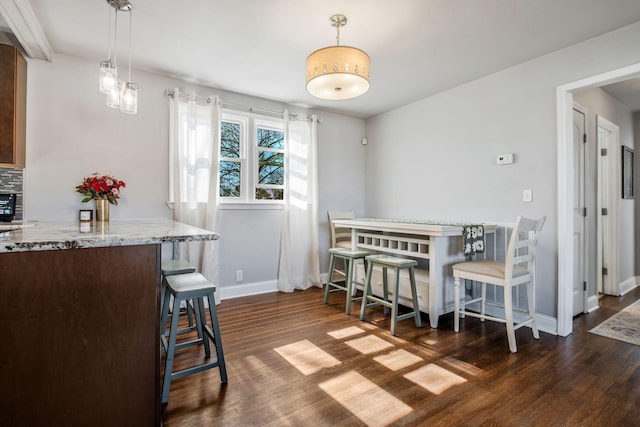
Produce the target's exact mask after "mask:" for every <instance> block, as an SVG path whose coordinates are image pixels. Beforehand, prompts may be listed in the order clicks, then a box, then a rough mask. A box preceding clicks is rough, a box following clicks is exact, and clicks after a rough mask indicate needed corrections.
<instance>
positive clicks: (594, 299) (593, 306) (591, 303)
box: [587, 295, 600, 313]
mask: <svg viewBox="0 0 640 427" xmlns="http://www.w3.org/2000/svg"><path fill="white" fill-rule="evenodd" d="M599 308H600V305H599V304H598V295H591V296H590V297H589V298H587V313H591V312H592V311H596V310H597V309H599Z"/></svg>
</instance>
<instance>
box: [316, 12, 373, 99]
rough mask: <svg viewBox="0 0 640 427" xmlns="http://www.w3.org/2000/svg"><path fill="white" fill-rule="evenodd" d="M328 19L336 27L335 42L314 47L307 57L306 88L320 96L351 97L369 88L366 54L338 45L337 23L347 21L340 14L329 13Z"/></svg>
mask: <svg viewBox="0 0 640 427" xmlns="http://www.w3.org/2000/svg"><path fill="white" fill-rule="evenodd" d="M330 22H331V25H332V26H334V27H336V28H337V37H336V40H337V46H330V47H325V48H323V49H318V50H316V51H315V52H313V53H312V54H311V55H309V56H308V57H307V73H306V80H307V91H308V92H309V93H310V94H311V95H313V96H315V97H316V98H320V99H332V100H342V99H351V98H355V97H357V96H360V95H362V94H363V93H365V92H366V91H368V90H369V86H370V84H369V65H370V59H369V55H367V54H366V52H364V51H363V50H361V49H358V48H355V47H349V46H340V27H341V26H344V25H345V24H346V23H347V18H346V17H345V16H344V15H333V16H332V17H331V18H330Z"/></svg>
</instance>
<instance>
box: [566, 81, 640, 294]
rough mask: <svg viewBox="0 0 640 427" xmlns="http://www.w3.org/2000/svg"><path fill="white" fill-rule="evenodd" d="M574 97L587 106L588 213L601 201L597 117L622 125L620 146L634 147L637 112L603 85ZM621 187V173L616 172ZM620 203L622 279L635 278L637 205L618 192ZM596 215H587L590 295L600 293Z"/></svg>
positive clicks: (614, 154)
mask: <svg viewBox="0 0 640 427" xmlns="http://www.w3.org/2000/svg"><path fill="white" fill-rule="evenodd" d="M573 100H574V101H575V102H577V103H578V104H580V105H582V106H583V107H586V108H587V129H586V130H587V135H588V136H589V138H588V142H587V150H588V151H589V155H588V156H589V159H590V162H589V165H588V172H587V173H588V175H587V178H586V181H587V182H586V185H587V191H588V192H589V195H590V196H589V197H588V201H589V204H588V206H587V212H592V213H596V208H597V206H596V202H597V198H596V195H597V185H598V181H597V171H598V155H597V136H598V130H597V121H596V117H597V116H600V117H603V118H605V119H607V120H608V121H610V122H611V123H614V124H616V125H617V126H618V127H620V145H624V146H627V147H629V148H634V136H633V114H632V113H631V111H630V110H629V109H628V108H627V107H625V106H624V105H622V104H620V103H619V102H618V101H616V100H615V99H614V98H612V97H611V96H610V95H608V94H607V93H606V92H605V91H603V90H602V89H599V88H595V89H589V90H585V91H581V92H577V93H575V94H574V96H573ZM611 155H613V156H620V155H621V153H620V151H619V150H615V152H614V153H611ZM616 176H617V178H618V180H619V182H620V184H619V185H618V187H619V188H620V186H621V174H620V173H616ZM615 196H616V199H617V200H618V201H619V203H618V221H619V223H618V236H617V238H616V243H617V245H618V254H619V265H618V278H619V282H624V281H626V280H629V279H632V278H633V277H634V276H635V275H636V273H635V259H634V258H635V244H634V242H635V236H634V227H635V218H634V217H635V207H634V200H633V199H622V198H621V196H620V192H618V193H617V194H616V195H615ZM596 219H597V218H596V215H594V214H591V215H587V225H588V227H589V233H588V235H589V242H587V243H586V246H587V247H586V249H587V251H588V255H587V257H588V261H591V262H590V263H588V265H587V267H588V278H587V283H588V292H589V296H592V295H596V294H597V276H596V274H597V272H596V266H597V263H596V253H597V233H596V230H597V229H596Z"/></svg>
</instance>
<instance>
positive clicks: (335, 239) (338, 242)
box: [327, 211, 355, 249]
mask: <svg viewBox="0 0 640 427" xmlns="http://www.w3.org/2000/svg"><path fill="white" fill-rule="evenodd" d="M327 215H328V216H329V227H330V229H331V247H332V248H344V249H351V229H350V228H345V227H336V226H335V224H334V223H333V220H335V219H354V218H355V213H354V212H353V211H349V212H332V211H328V212H327Z"/></svg>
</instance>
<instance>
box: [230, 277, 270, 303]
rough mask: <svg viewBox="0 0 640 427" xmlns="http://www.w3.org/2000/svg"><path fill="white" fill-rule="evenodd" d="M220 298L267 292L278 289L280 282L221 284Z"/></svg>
mask: <svg viewBox="0 0 640 427" xmlns="http://www.w3.org/2000/svg"><path fill="white" fill-rule="evenodd" d="M218 290H219V291H220V299H222V300H225V299H231V298H239V297H246V296H249V295H259V294H266V293H269V292H277V291H278V282H277V281H276V280H269V281H266V282H255V283H244V284H242V285H233V286H220V287H219V288H218Z"/></svg>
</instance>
